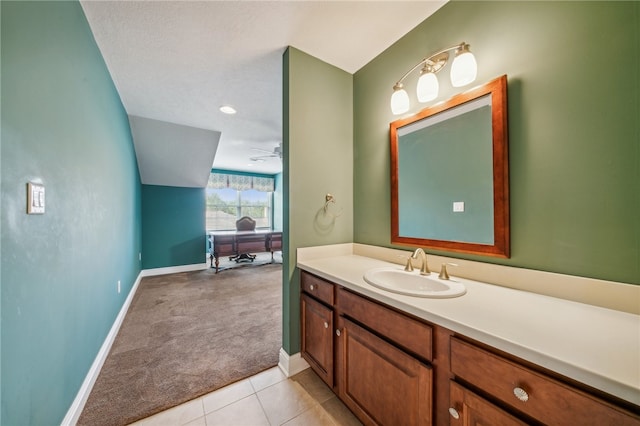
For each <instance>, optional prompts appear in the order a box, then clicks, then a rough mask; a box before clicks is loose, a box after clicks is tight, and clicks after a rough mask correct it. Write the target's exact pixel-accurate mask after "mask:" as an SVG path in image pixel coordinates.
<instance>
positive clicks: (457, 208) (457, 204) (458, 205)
mask: <svg viewBox="0 0 640 426" xmlns="http://www.w3.org/2000/svg"><path fill="white" fill-rule="evenodd" d="M453 211H454V212H456V213H458V212H463V211H464V201H454V202H453Z"/></svg>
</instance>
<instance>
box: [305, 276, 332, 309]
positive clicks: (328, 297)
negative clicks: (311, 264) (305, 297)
mask: <svg viewBox="0 0 640 426" xmlns="http://www.w3.org/2000/svg"><path fill="white" fill-rule="evenodd" d="M300 282H301V283H302V284H301V285H302V291H304V292H306V293H308V294H310V295H311V296H313V297H315V298H316V299H318V300H320V301H322V302H324V303H326V304H328V305H333V302H334V301H335V298H334V295H333V284H331V283H330V282H328V281H325V280H323V279H322V278H318V277H316V276H315V275H311V274H310V273H308V272H305V271H301V272H300Z"/></svg>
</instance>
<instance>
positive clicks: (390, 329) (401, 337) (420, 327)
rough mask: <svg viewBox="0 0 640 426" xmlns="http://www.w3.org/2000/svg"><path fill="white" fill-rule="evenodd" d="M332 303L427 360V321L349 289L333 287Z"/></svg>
mask: <svg viewBox="0 0 640 426" xmlns="http://www.w3.org/2000/svg"><path fill="white" fill-rule="evenodd" d="M336 298H337V302H336V306H337V308H338V309H339V310H340V312H341V313H342V314H344V315H347V316H349V317H351V318H353V319H354V320H356V321H358V322H360V323H361V324H364V325H366V326H367V327H369V328H370V329H372V330H375V331H376V333H378V334H380V335H382V336H384V337H386V338H388V339H390V340H392V341H393V342H395V343H396V344H398V345H399V346H401V347H402V348H403V349H405V350H407V351H409V352H412V353H414V354H415V355H418V356H420V357H421V358H423V359H425V360H427V361H431V357H432V356H431V347H432V343H431V335H432V329H431V327H430V326H429V325H427V324H424V323H421V322H420V321H417V320H414V319H412V318H409V317H407V316H405V315H403V314H401V313H399V312H396V311H394V310H392V309H389V308H386V307H384V306H382V305H379V304H377V303H375V302H371V301H369V300H367V299H365V298H363V297H360V296H358V295H356V294H354V293H351V292H349V291H347V290H345V289H343V288H338V290H337V296H336Z"/></svg>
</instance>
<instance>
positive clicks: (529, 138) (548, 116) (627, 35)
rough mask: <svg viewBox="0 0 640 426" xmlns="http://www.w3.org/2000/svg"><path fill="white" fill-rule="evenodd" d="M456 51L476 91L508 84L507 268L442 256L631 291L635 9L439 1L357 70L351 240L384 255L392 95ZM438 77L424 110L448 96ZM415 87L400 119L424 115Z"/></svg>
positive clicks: (637, 209)
mask: <svg viewBox="0 0 640 426" xmlns="http://www.w3.org/2000/svg"><path fill="white" fill-rule="evenodd" d="M462 41H465V42H467V43H469V44H470V45H471V50H472V52H473V53H474V55H475V56H476V60H477V62H478V78H477V80H476V82H477V84H480V83H484V82H487V81H489V80H491V79H493V78H495V77H498V76H500V75H503V74H506V75H507V76H508V80H509V85H508V102H509V110H508V111H509V150H510V152H509V154H510V155H509V166H510V195H511V203H510V204H511V258H510V259H494V258H486V257H478V256H463V255H457V254H450V253H447V254H450V255H452V256H459V257H465V258H469V259H475V260H481V261H484V262H491V263H500V264H505V265H510V266H517V267H523V268H530V269H537V270H544V271H552V272H558V273H564V274H571V275H578V276H585V277H593V278H601V279H606V280H613V281H620V282H627V283H633V284H640V220H638V218H639V217H640V196H639V195H638V194H640V153H639V150H640V143H639V140H640V131H639V128H640V124H639V123H640V122H639V121H638V117H640V87H639V85H640V59H639V55H640V3H638V2H502V1H500V2H481V1H479V2H451V3H447V4H446V5H445V6H443V7H442V8H441V9H440V10H438V11H437V12H436V13H435V14H434V15H433V16H432V17H430V18H428V19H427V20H426V21H424V22H423V23H422V24H420V25H419V26H418V27H416V28H415V29H414V30H413V31H411V32H410V33H408V34H407V35H406V36H405V37H403V38H402V39H400V40H399V41H398V42H396V43H395V44H394V45H393V46H391V47H390V48H389V49H388V50H386V51H385V52H383V53H382V54H381V55H380V56H378V57H377V58H375V59H374V60H373V61H371V62H370V63H369V64H367V65H366V66H365V67H363V68H362V69H361V70H359V71H358V72H357V73H356V74H355V75H354V138H355V139H354V152H355V153H356V155H355V159H354V166H353V167H354V241H355V242H358V243H365V244H373V245H378V246H391V244H390V233H391V231H390V201H389V200H390V183H389V173H390V172H389V170H390V169H389V167H390V166H389V163H390V158H389V157H390V154H389V123H390V122H391V121H393V120H395V119H397V117H396V116H393V115H392V114H391V112H390V109H389V98H390V95H391V92H392V86H393V84H394V83H395V82H396V81H397V80H398V78H400V77H401V76H402V75H403V74H404V73H405V72H406V71H407V70H408V69H410V68H411V67H412V66H413V65H414V64H415V63H416V62H417V61H419V60H420V59H421V58H423V57H424V56H426V55H428V54H429V53H431V52H434V51H437V50H439V49H441V48H443V47H446V46H451V45H454V44H457V43H460V42H462ZM448 71H449V67H448V66H447V68H446V69H444V70H443V72H442V73H441V74H440V75H439V80H440V89H441V93H440V96H439V97H438V99H436V100H435V101H434V103H435V102H439V101H442V100H443V99H447V98H448V97H450V96H451V95H453V94H454V93H456V92H458V90H457V89H455V90H454V88H452V87H451V85H450V82H449V81H448ZM416 81H417V74H416V75H412V76H410V77H409V78H408V79H407V80H406V87H407V91H408V92H409V94H410V97H411V98H412V109H411V110H410V111H409V113H408V114H413V113H415V112H417V111H418V110H419V109H421V108H424V107H425V106H427V105H429V104H421V105H420V104H418V103H417V100H416V99H415V84H416ZM469 87H471V86H469ZM462 90H464V88H463V89H462Z"/></svg>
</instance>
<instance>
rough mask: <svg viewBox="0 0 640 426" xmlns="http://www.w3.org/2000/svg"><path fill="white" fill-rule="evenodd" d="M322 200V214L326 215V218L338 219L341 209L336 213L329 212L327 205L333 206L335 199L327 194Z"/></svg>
mask: <svg viewBox="0 0 640 426" xmlns="http://www.w3.org/2000/svg"><path fill="white" fill-rule="evenodd" d="M324 199H325V203H324V214H326V215H327V216H331V217H333V218H336V217H338V216H340V215H341V214H342V208H340V209H339V210H338V212H337V213H333V212H331V209H330V207H329V204H330V203H332V204H334V205H335V204H336V199H335V197H334V196H333V195H331V194H327V195H325V197H324Z"/></svg>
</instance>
